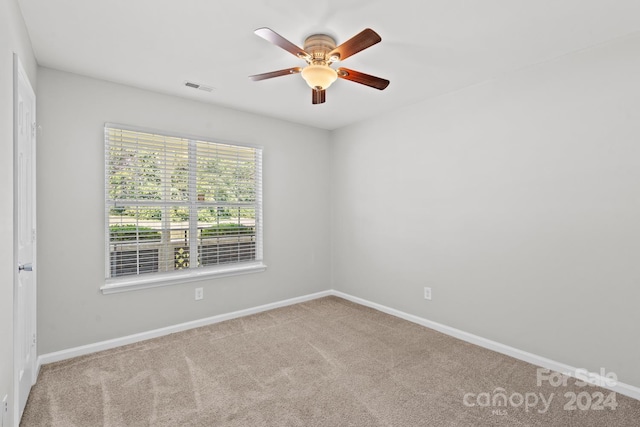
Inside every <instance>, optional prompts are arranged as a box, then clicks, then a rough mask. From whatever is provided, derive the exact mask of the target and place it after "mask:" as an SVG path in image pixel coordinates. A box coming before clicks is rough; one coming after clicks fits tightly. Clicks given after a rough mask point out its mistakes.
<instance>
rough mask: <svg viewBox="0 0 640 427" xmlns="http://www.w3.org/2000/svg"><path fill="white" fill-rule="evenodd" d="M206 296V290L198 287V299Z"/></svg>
mask: <svg viewBox="0 0 640 427" xmlns="http://www.w3.org/2000/svg"><path fill="white" fill-rule="evenodd" d="M202 298H204V290H202V288H196V301H198V300H201V299H202Z"/></svg>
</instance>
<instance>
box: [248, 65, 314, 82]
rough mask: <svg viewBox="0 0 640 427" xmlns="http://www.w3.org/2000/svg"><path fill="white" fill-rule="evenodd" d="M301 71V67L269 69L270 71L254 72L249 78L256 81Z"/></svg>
mask: <svg viewBox="0 0 640 427" xmlns="http://www.w3.org/2000/svg"><path fill="white" fill-rule="evenodd" d="M300 71H302V67H294V68H287V69H286V70H278V71H271V72H270V73H263V74H256V75H253V76H249V78H250V79H251V80H253V81H254V82H257V81H259V80H266V79H271V78H273V77H280V76H288V75H289V74H297V73H299V72H300Z"/></svg>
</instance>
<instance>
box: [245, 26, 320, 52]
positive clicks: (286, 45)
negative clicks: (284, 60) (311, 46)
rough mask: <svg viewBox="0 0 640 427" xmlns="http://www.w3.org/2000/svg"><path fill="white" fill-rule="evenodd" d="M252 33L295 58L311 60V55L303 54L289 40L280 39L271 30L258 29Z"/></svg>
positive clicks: (279, 36)
mask: <svg viewBox="0 0 640 427" xmlns="http://www.w3.org/2000/svg"><path fill="white" fill-rule="evenodd" d="M254 33H255V34H256V35H257V36H260V37H262V38H263V39H265V40H266V41H268V42H271V43H273V44H275V45H276V46H279V47H281V48H282V49H284V50H286V51H287V52H289V53H291V54H292V55H295V56H297V57H298V58H302V59H310V58H311V55H309V54H308V53H307V52H305V51H304V50H302V49H301V48H299V47H298V46H296V45H295V44H293V43H291V42H290V41H289V40H287V39H285V38H284V37H282V36H281V35H280V34H278V33H276V32H275V31H273V30H272V29H271V28H266V27H264V28H258V29H257V30H255V31H254Z"/></svg>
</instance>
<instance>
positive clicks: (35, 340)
mask: <svg viewBox="0 0 640 427" xmlns="http://www.w3.org/2000/svg"><path fill="white" fill-rule="evenodd" d="M36 342H37V339H36V334H33V345H36Z"/></svg>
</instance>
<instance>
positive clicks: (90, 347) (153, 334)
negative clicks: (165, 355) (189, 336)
mask: <svg viewBox="0 0 640 427" xmlns="http://www.w3.org/2000/svg"><path fill="white" fill-rule="evenodd" d="M329 295H332V291H330V290H329V291H322V292H317V293H314V294H309V295H304V296H301V297H296V298H290V299H287V300H283V301H277V302H273V303H270V304H264V305H259V306H257V307H252V308H247V309H244V310H238V311H233V312H231V313H225V314H219V315H217V316H212V317H207V318H204V319H200V320H194V321H191V322H185V323H180V324H178V325H172V326H167V327H165V328H160V329H154V330H152V331H147V332H141V333H139V334H133V335H127V336H124V337H120V338H114V339H111V340H107V341H100V342H97V343H93V344H87V345H83V346H80V347H74V348H69V349H66V350H60V351H56V352H54V353H47V354H42V355H40V356H38V362H37V366H36V372H40V367H41V366H42V365H46V364H48V363H53V362H59V361H61V360H66V359H71V358H73V357H78V356H84V355H86V354H91V353H95V352H98V351H103V350H109V349H112V348H116V347H121V346H123V345H127V344H133V343H136V342H140V341H146V340H149V339H151V338H157V337H162V336H165V335H169V334H173V333H176V332H182V331H186V330H188V329H193V328H199V327H201V326H207V325H212V324H214V323H219V322H224V321H225V320H231V319H235V318H238V317H243V316H249V315H251V314H256V313H261V312H263V311H267V310H273V309H274V308H280V307H286V306H288V305H293V304H298V303H301V302H305V301H311V300H314V299H317V298H322V297H326V296H329Z"/></svg>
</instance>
